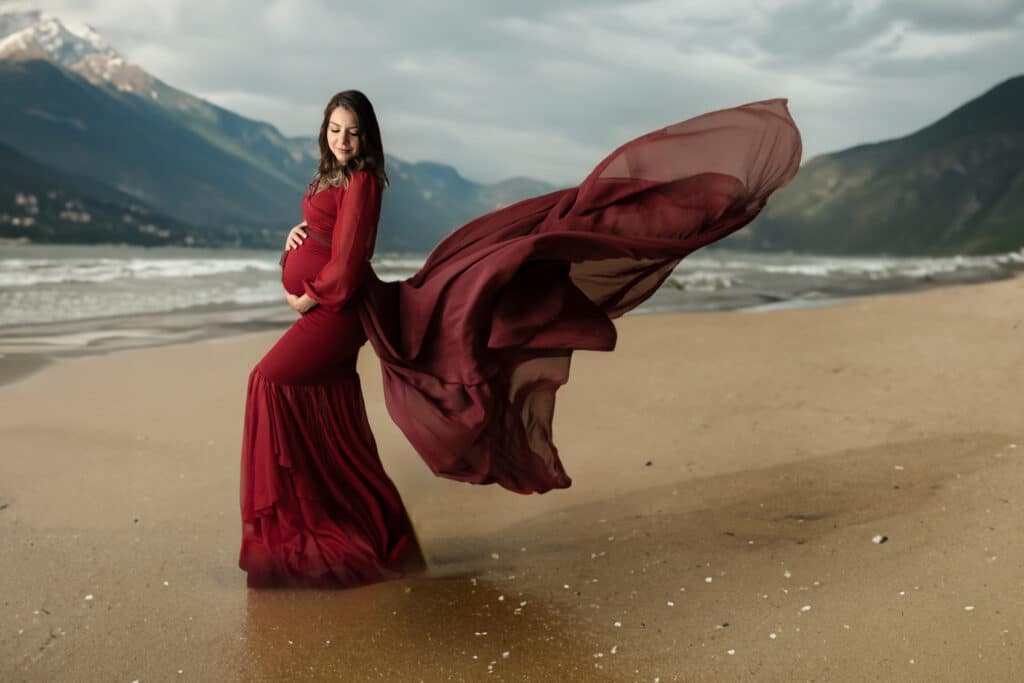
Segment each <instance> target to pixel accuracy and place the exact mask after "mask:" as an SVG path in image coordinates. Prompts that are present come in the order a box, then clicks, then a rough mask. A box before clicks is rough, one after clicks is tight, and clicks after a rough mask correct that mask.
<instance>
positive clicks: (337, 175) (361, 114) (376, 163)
mask: <svg viewBox="0 0 1024 683" xmlns="http://www.w3.org/2000/svg"><path fill="white" fill-rule="evenodd" d="M338 107H342V108H344V109H346V110H348V111H350V112H352V113H353V114H355V116H356V119H357V120H358V121H359V156H357V157H354V158H353V159H351V160H349V162H348V163H346V164H344V165H342V164H341V163H340V162H339V161H338V159H337V158H336V157H335V156H334V153H333V152H331V148H330V147H329V146H328V145H327V125H328V123H329V122H330V120H331V114H332V113H333V112H334V110H335V109H337V108H338ZM318 141H319V143H320V166H319V168H317V171H316V174H315V175H314V176H313V180H312V182H310V184H309V192H310V194H313V193H315V192H317V191H318V190H321V189H323V188H325V187H328V186H331V185H343V184H346V183H348V179H349V178H351V177H352V174H353V173H355V172H356V171H362V170H365V171H369V172H370V173H373V174H374V175H375V176H377V180H379V181H380V185H381V188H382V189H383V188H384V187H387V185H388V174H387V173H386V172H385V170H384V144H383V143H382V142H381V139H380V126H379V125H378V123H377V115H376V114H375V113H374V111H373V105H372V104H370V100H369V98H367V97H366V95H364V94H363V93H361V92H360V91H358V90H345V91H344V92H340V93H338V94H336V95H335V96H334V97H332V98H331V99H330V101H329V102H328V103H327V106H326V107H324V120H323V123H321V124H320V137H319V138H318Z"/></svg>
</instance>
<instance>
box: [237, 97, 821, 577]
mask: <svg viewBox="0 0 1024 683" xmlns="http://www.w3.org/2000/svg"><path fill="white" fill-rule="evenodd" d="M800 155H801V141H800V134H799V132H798V130H797V128H796V125H795V124H794V123H793V121H792V119H791V118H790V116H789V112H788V111H787V108H786V101H785V100H782V99H775V100H766V101H762V102H754V103H751V104H747V105H744V106H741V107H735V108H732V109H724V110H720V111H716V112H711V113H709V114H704V115H702V116H698V117H696V118H693V119H689V120H687V121H684V122H681V123H677V124H674V125H671V126H668V127H666V128H662V129H660V130H656V131H653V132H651V133H648V134H647V135H644V136H642V137H640V138H637V139H635V140H632V141H630V142H627V143H626V144H624V145H622V146H621V147H619V148H618V149H616V150H615V151H614V152H612V153H611V154H610V155H609V156H608V157H607V158H605V159H604V160H603V161H602V162H601V163H600V164H598V166H597V167H596V168H595V169H594V170H593V171H592V172H591V173H590V175H588V176H587V178H586V179H585V180H584V181H583V182H582V183H581V184H580V185H579V186H578V187H574V188H570V189H565V190H559V191H557V192H552V193H550V194H547V195H544V196H541V197H535V198H533V199H527V200H525V201H522V202H518V203H516V204H513V205H511V206H508V207H505V208H502V209H499V210H496V211H493V212H491V213H489V214H486V215H484V216H482V217H480V218H477V219H476V220H474V221H471V222H470V223H468V224H466V225H464V226H463V227H461V228H459V229H457V230H455V231H454V232H453V233H451V234H450V235H449V236H448V237H447V238H445V239H444V240H443V241H442V242H441V243H440V244H439V245H438V246H437V247H436V248H435V249H434V250H433V251H432V252H431V254H430V256H429V257H428V258H427V261H426V263H425V264H424V266H423V267H422V268H421V269H420V270H419V271H418V272H417V273H416V274H415V275H413V276H412V277H411V278H409V279H407V280H405V281H402V282H382V281H381V280H379V279H378V278H377V277H376V275H375V274H374V272H373V270H372V269H371V268H370V267H369V262H368V261H369V257H370V255H371V254H372V252H373V244H374V240H375V236H376V223H377V217H378V215H379V210H380V188H379V187H378V185H377V183H376V181H375V179H374V178H373V177H372V176H369V175H368V174H366V173H357V174H356V175H355V176H354V177H353V178H352V180H351V181H350V184H349V186H348V187H347V188H344V189H334V190H327V191H325V192H321V193H319V194H318V195H316V196H313V197H311V198H308V197H307V199H306V200H304V204H303V209H304V216H305V217H306V220H307V222H308V223H309V230H310V232H311V233H320V234H321V236H322V237H323V238H329V241H330V243H331V246H330V248H329V249H328V248H327V247H326V246H324V245H320V244H318V243H317V242H316V241H315V240H314V239H307V240H306V241H305V242H304V243H303V245H302V246H301V247H300V248H299V249H297V250H294V251H291V252H289V254H288V257H287V260H286V263H285V271H284V284H285V288H286V289H288V291H291V292H295V293H299V294H301V293H302V291H308V292H309V293H310V295H311V296H313V298H314V299H316V300H318V301H321V302H322V305H321V306H319V307H317V308H315V309H314V310H313V311H312V312H311V313H309V314H307V315H305V316H303V317H302V318H300V319H299V320H298V321H297V322H296V323H295V324H294V325H293V326H292V328H291V329H289V330H288V332H287V333H285V335H284V336H283V337H282V338H281V340H280V341H279V342H278V343H277V345H275V346H274V348H272V349H271V350H270V352H269V353H268V354H267V355H266V356H265V357H264V358H263V360H261V361H260V363H259V364H258V365H257V366H256V368H255V369H254V370H253V372H252V375H251V377H250V382H249V394H248V402H247V406H246V421H245V434H244V439H243V449H242V496H241V497H242V520H243V539H242V549H241V555H240V560H239V564H240V566H241V567H242V568H243V569H245V570H246V571H247V572H248V573H249V583H250V585H265V584H273V583H302V582H305V583H312V584H315V585H335V586H348V585H356V584H360V583H368V582H371V581H376V580H381V579H384V578H388V577H392V576H395V575H396V574H398V573H400V572H401V571H402V570H403V569H405V568H408V567H411V566H418V565H420V564H421V563H422V556H421V555H420V550H419V546H418V544H417V542H416V537H415V535H414V534H413V531H412V527H411V525H410V523H409V519H408V517H407V515H406V513H405V510H404V508H403V506H402V502H401V499H400V498H399V495H398V492H397V491H396V490H395V488H394V486H393V485H392V483H391V481H390V480H389V479H388V477H387V475H386V474H385V473H384V471H383V469H382V468H381V465H380V460H379V457H378V455H377V451H376V447H375V444H374V441H373V435H372V434H371V433H370V430H369V427H368V424H367V421H366V412H365V408H364V406H363V403H362V395H361V393H360V388H359V378H358V376H357V375H356V374H355V356H356V352H357V350H358V349H359V347H360V346H361V345H362V344H363V343H364V342H365V341H366V340H367V339H368V340H369V341H370V344H371V346H372V347H373V349H374V351H375V353H376V355H377V356H378V358H379V359H380V362H381V369H382V372H383V378H384V399H385V403H386V405H387V409H388V412H389V414H390V416H391V418H392V419H393V420H394V421H395V423H396V424H397V425H398V426H399V427H400V428H401V429H402V431H403V433H404V434H405V436H406V437H407V438H408V439H409V441H410V443H411V444H412V445H413V446H414V447H415V449H416V450H417V452H418V453H419V454H420V456H421V457H422V458H423V459H424V460H425V462H426V463H427V465H428V466H429V467H430V468H431V469H432V470H433V471H434V472H435V473H436V474H438V475H439V476H445V477H450V478H453V479H457V480H461V481H467V482H472V483H477V484H487V483H497V484H499V485H501V486H503V487H505V488H508V489H510V490H512V491H516V492H518V493H535V492H536V493H541V492H544V491H548V490H550V489H553V488H565V487H567V486H569V485H570V483H571V480H570V479H569V476H568V475H567V474H566V472H565V469H564V468H563V466H562V462H561V460H560V458H559V455H558V451H557V449H556V448H555V445H554V442H553V440H552V419H553V415H554V405H555V392H556V390H557V389H558V387H559V386H561V385H562V384H564V383H565V382H566V381H568V377H569V362H570V357H571V354H572V351H573V350H574V349H588V350H605V351H608V350H611V349H613V348H614V346H615V340H616V331H615V326H614V324H613V323H612V319H614V318H617V317H619V316H621V315H622V314H624V313H626V312H627V311H629V310H631V309H632V308H634V307H636V306H637V305H639V304H640V303H642V302H643V301H644V300H646V299H647V298H648V297H649V296H651V295H652V294H653V293H654V292H655V290H657V288H658V287H659V286H660V285H661V283H662V282H663V281H664V280H665V278H667V277H668V276H669V274H670V273H671V272H672V269H673V268H675V267H676V265H677V264H678V263H679V261H680V260H681V259H683V258H684V257H685V256H686V255H687V254H689V253H691V252H693V251H694V250H696V249H699V248H700V247H702V246H704V245H707V244H710V243H711V242H714V241H716V240H719V239H721V238H723V237H725V236H726V235H729V234H730V233H732V232H734V231H736V230H738V229H739V228H741V227H743V226H744V225H746V224H747V223H749V222H750V221H751V220H752V219H753V218H754V217H755V216H756V215H757V214H758V212H760V210H761V209H762V208H763V207H764V205H765V202H766V201H767V199H768V197H769V195H770V194H771V193H772V192H774V191H775V190H777V189H778V188H780V187H782V186H783V185H785V184H786V183H788V182H789V181H790V180H791V179H792V178H793V177H794V176H795V175H796V172H797V169H798V167H799V163H800ZM323 241H325V242H326V241H328V239H324V240H323Z"/></svg>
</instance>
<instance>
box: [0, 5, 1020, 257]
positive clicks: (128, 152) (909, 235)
mask: <svg viewBox="0 0 1024 683" xmlns="http://www.w3.org/2000/svg"><path fill="white" fill-rule="evenodd" d="M0 90H2V92H3V93H4V97H5V106H4V107H3V108H0V169H2V170H3V173H4V177H3V180H2V182H0V191H2V192H3V195H0V237H15V238H23V239H29V240H31V241H38V242H85V243H89V242H93V243H105V242H127V243H135V244H194V245H209V246H220V245H242V246H266V247H279V246H280V243H281V242H282V238H283V234H284V232H285V231H286V230H287V228H288V227H290V226H291V225H293V224H294V223H296V222H298V220H299V198H300V196H301V193H302V191H303V190H304V189H305V187H306V184H307V182H308V181H309V178H310V176H311V175H312V172H313V170H314V169H315V166H316V161H317V149H316V141H315V139H314V138H313V137H287V136H285V135H282V134H281V133H280V131H278V130H277V129H276V128H274V127H273V126H272V125H270V124H268V123H264V122H260V121H254V120H252V119H248V118H245V117H243V116H240V115H238V114H235V113H233V112H231V111H228V110H227V109H224V108H222V107H219V106H217V105H215V104H212V103H210V102H207V101H205V100H203V99H201V98H198V97H195V96H193V95H191V94H189V93H186V92H184V91H181V90H178V89H176V88H174V87H172V86H170V85H168V84H166V83H164V82H163V81H161V80H159V79H158V78H156V77H154V76H152V75H150V74H148V73H147V72H145V71H144V70H143V69H141V68H140V67H138V66H136V65H133V64H131V63H129V62H128V61H127V60H125V59H124V58H123V57H122V56H121V55H120V54H119V53H118V52H117V51H116V50H114V49H113V48H112V47H111V46H110V45H109V44H107V43H106V41H104V39H103V38H102V37H101V36H100V35H99V34H98V33H97V32H96V31H95V30H93V29H91V28H89V27H87V26H82V27H75V26H70V25H67V24H65V23H63V22H61V21H60V20H59V19H57V18H56V17H54V16H52V15H49V14H47V13H45V12H40V11H28V12H25V11H21V12H7V13H0ZM387 166H388V173H389V176H390V178H391V180H392V183H391V186H390V187H389V189H388V193H387V200H386V201H385V202H384V206H383V209H382V216H381V228H380V233H379V237H378V247H379V248H380V249H382V250H388V251H410V252H426V251H428V250H429V249H430V248H432V247H433V246H434V245H435V244H436V243H437V242H438V241H440V239H441V238H442V237H443V236H444V235H445V234H447V233H448V232H449V231H450V230H451V229H452V228H454V227H457V226H458V225H461V224H462V223H464V222H465V221H467V220H469V219H471V218H473V217H476V216H478V215H480V214H482V213H485V212H487V211H490V210H492V209H494V208H496V207H499V206H503V205H506V204H510V203H512V202H515V201H517V200H519V199H522V198H524V197H528V196H534V195H538V194H543V193H545V192H549V191H551V190H553V189H555V188H554V187H553V186H551V185H549V184H547V183H544V182H541V181H538V180H533V179H529V178H513V179H509V180H506V181H503V182H501V183H496V184H491V185H483V184H479V183H474V182H472V181H470V180H467V179H466V178H464V177H462V176H461V175H460V174H459V173H458V172H457V171H456V170H455V169H454V168H452V167H451V166H447V165H444V164H440V163H435V162H418V163H410V162H407V161H403V160H401V159H398V158H395V157H393V156H389V157H388V158H387ZM69 207H71V208H69ZM30 211H34V212H35V213H30ZM69 217H70V218H69ZM86 217H87V218H86ZM1022 245H1024V76H1020V77H1016V78H1012V79H1010V80H1008V81H1005V82H1003V83H1001V84H999V85H997V86H995V87H994V88H992V89H991V90H989V91H988V92H985V93H983V94H982V95H981V96H979V97H977V98H976V99H973V100H971V101H970V102H967V103H966V104H964V105H963V106H961V107H959V108H958V109H956V110H955V111H953V112H951V113H949V114H948V115H946V116H943V117H941V118H940V119H938V120H937V121H936V122H935V123H933V124H931V125H929V126H927V127H925V128H923V129H921V130H919V131H916V132H914V133H912V134H910V135H907V136H904V137H901V138H896V139H892V140H886V141H882V142H877V143H873V144H866V145H859V146H856V147H852V148H850V149H846V150H842V151H839V152H835V153H830V154H823V155H820V156H817V157H815V158H813V159H810V160H809V161H807V162H806V163H804V164H803V166H802V167H801V170H800V173H799V174H798V175H797V177H796V179H795V180H794V181H793V182H792V183H791V184H790V185H789V186H787V187H786V188H784V189H783V190H781V191H779V192H778V193H777V194H776V195H775V196H773V197H772V199H771V201H770V202H769V204H768V206H767V208H766V210H765V211H764V213H763V214H762V215H761V216H760V217H759V218H758V219H757V220H756V221H754V222H753V223H752V224H751V225H750V226H748V227H747V228H745V229H744V230H741V231H739V232H738V233H736V234H735V235H733V236H731V237H729V238H728V239H726V240H723V241H722V242H720V243H719V244H717V245H715V246H716V247H726V248H733V249H743V250H772V251H778V250H790V251H801V252H814V253H822V254H878V253H888V254H899V255H941V254H952V253H988V252H999V251H1009V250H1015V249H1019V248H1020V247H1021V246H1022Z"/></svg>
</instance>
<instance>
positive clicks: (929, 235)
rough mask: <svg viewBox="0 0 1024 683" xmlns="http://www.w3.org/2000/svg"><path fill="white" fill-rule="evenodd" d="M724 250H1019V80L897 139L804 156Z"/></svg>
mask: <svg viewBox="0 0 1024 683" xmlns="http://www.w3.org/2000/svg"><path fill="white" fill-rule="evenodd" d="M722 246H728V247H732V248H741V249H764V250H786V249H788V250H793V251H804V252H816V253H831V254H870V253H874V254H877V253H888V254H905V255H912V254H913V255H941V254H954V253H964V254H977V253H992V252H1005V251H1010V250H1015V249H1019V248H1021V246H1024V76H1021V77H1016V78H1013V79H1010V80H1008V81H1005V82H1003V83H1001V84H1000V85H998V86H996V87H995V88H993V89H991V90H989V91H988V92H986V93H985V94H983V95H981V96H980V97H978V98H977V99H974V100H972V101H970V102H968V103H967V104H965V105H963V106H962V107H960V108H958V109H956V110H955V111H953V112H952V113H950V114H949V115H947V116H945V117H943V118H942V119H940V120H938V121H936V122H935V123H934V124H932V125H930V126H928V127H927V128H924V129H922V130H920V131H918V132H916V133H913V134H912V135H908V136H906V137H904V138H900V139H896V140H889V141H885V142H880V143H877V144H871V145H862V146H858V147H853V148H851V149H847V150H844V151H841V152H837V153H834V154H826V155H822V156H819V157H816V158H814V159H812V160H810V161H808V162H807V163H806V164H804V166H803V167H802V168H801V169H800V173H799V174H798V175H797V177H796V179H795V180H794V181H793V183H792V184H790V185H789V186H788V187H786V188H785V189H783V190H781V191H780V192H779V193H778V194H777V195H776V196H775V197H773V198H772V199H771V201H770V202H769V205H768V207H767V209H766V210H765V212H764V215H763V216H761V217H760V218H759V219H758V220H757V221H756V222H755V223H754V224H753V225H751V226H749V227H748V228H747V229H745V230H743V231H740V232H739V233H737V234H736V235H735V236H733V237H731V238H730V239H729V240H726V241H725V242H723V244H722Z"/></svg>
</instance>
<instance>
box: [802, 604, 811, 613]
mask: <svg viewBox="0 0 1024 683" xmlns="http://www.w3.org/2000/svg"><path fill="white" fill-rule="evenodd" d="M800 611H801V612H810V611H811V606H810V605H804V606H803V607H801V608H800Z"/></svg>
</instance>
